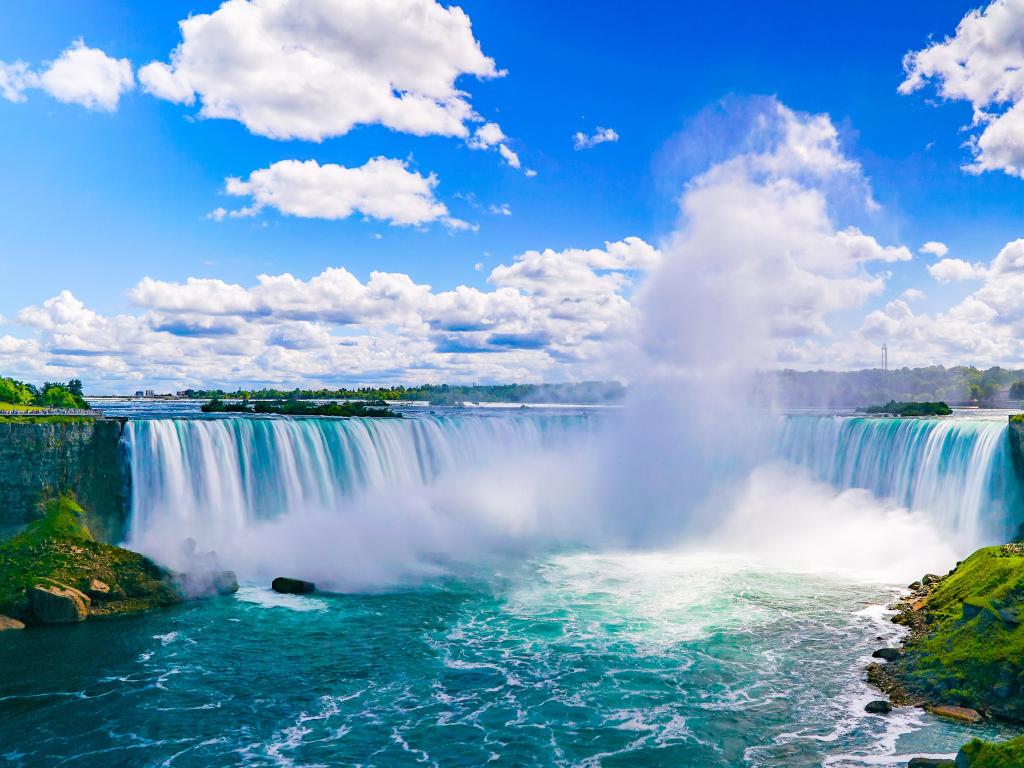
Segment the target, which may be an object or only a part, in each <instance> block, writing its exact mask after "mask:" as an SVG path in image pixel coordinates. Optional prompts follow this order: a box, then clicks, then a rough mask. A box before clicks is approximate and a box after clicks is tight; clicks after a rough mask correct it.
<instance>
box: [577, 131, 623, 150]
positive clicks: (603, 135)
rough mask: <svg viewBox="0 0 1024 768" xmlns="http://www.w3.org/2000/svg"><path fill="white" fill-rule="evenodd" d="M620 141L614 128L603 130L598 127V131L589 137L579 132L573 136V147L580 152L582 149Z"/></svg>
mask: <svg viewBox="0 0 1024 768" xmlns="http://www.w3.org/2000/svg"><path fill="white" fill-rule="evenodd" d="M618 140H619V134H617V133H616V132H615V131H614V130H613V129H612V128H601V127H600V126H598V128H597V130H595V131H594V132H593V133H592V134H590V135H589V136H588V135H587V134H585V133H583V132H582V131H577V132H576V133H575V134H573V137H572V145H573V148H574V149H575V150H576V151H577V152H578V151H580V150H581V149H591V148H593V147H596V146H597V145H598V144H605V143H607V142H612V141H618Z"/></svg>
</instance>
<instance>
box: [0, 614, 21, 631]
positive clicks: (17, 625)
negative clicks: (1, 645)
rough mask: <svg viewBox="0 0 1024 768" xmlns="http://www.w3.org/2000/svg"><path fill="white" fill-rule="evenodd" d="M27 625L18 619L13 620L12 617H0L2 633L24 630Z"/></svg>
mask: <svg viewBox="0 0 1024 768" xmlns="http://www.w3.org/2000/svg"><path fill="white" fill-rule="evenodd" d="M24 628H25V625H24V624H23V623H22V622H20V621H18V620H17V619H12V618H11V617H10V616H0V632H4V631H6V630H8V629H24Z"/></svg>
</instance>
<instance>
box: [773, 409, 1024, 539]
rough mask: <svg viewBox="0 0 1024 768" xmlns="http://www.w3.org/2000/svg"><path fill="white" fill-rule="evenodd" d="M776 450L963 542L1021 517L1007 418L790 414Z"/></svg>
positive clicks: (1008, 529)
mask: <svg viewBox="0 0 1024 768" xmlns="http://www.w3.org/2000/svg"><path fill="white" fill-rule="evenodd" d="M779 450H780V454H781V456H782V457H783V458H785V459H787V460H789V461H792V462H794V463H797V464H801V465H803V466H806V467H808V468H809V469H810V470H811V472H812V473H813V474H814V475H815V476H816V477H817V478H818V479H820V480H822V481H824V482H827V483H829V484H831V485H832V486H833V487H834V488H836V489H840V490H842V489H848V488H863V489H865V490H868V491H870V492H871V493H872V494H874V495H875V496H876V497H878V498H880V499H888V500H891V501H892V502H895V503H896V504H899V505H902V506H903V507H906V508H907V509H909V510H911V511H912V512H914V513H916V514H919V515H921V516H923V517H925V518H926V519H927V520H928V521H929V522H930V523H932V524H933V525H935V526H936V527H937V528H938V529H939V530H940V531H941V532H944V533H945V534H947V535H949V536H952V537H954V538H955V539H956V540H957V541H959V542H960V543H961V545H962V546H964V547H971V546H978V545H981V544H986V543H992V542H996V541H1005V540H1006V539H1007V537H1010V536H1012V535H1013V534H1014V533H1015V532H1016V530H1017V528H1018V526H1019V525H1020V523H1021V522H1022V521H1021V519H1020V513H1021V505H1020V493H1019V490H1018V486H1019V480H1018V479H1017V477H1016V474H1015V472H1014V469H1013V464H1012V461H1011V457H1010V445H1009V440H1008V439H1007V425H1006V423H1005V422H1003V421H991V420H983V419H968V418H954V419H888V418H866V417H852V418H851V417H820V416H791V417H789V418H787V419H786V420H785V423H784V426H783V429H782V435H781V439H780V449H779Z"/></svg>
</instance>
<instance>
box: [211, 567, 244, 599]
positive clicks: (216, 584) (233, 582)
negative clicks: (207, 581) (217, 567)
mask: <svg viewBox="0 0 1024 768" xmlns="http://www.w3.org/2000/svg"><path fill="white" fill-rule="evenodd" d="M213 589H214V591H215V592H216V593H217V594H218V595H233V594H234V593H235V592H237V591H238V577H237V576H235V572H234V571H218V572H217V573H215V574H213Z"/></svg>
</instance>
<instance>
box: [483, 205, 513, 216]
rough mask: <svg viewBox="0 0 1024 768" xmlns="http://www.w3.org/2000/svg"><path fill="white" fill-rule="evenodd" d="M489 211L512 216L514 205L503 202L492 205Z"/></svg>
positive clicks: (498, 214) (496, 214) (497, 214)
mask: <svg viewBox="0 0 1024 768" xmlns="http://www.w3.org/2000/svg"><path fill="white" fill-rule="evenodd" d="M487 212H488V213H493V214H494V215H495V216H511V215H512V207H511V206H510V205H509V204H508V203H502V204H501V205H490V206H488V208H487Z"/></svg>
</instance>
